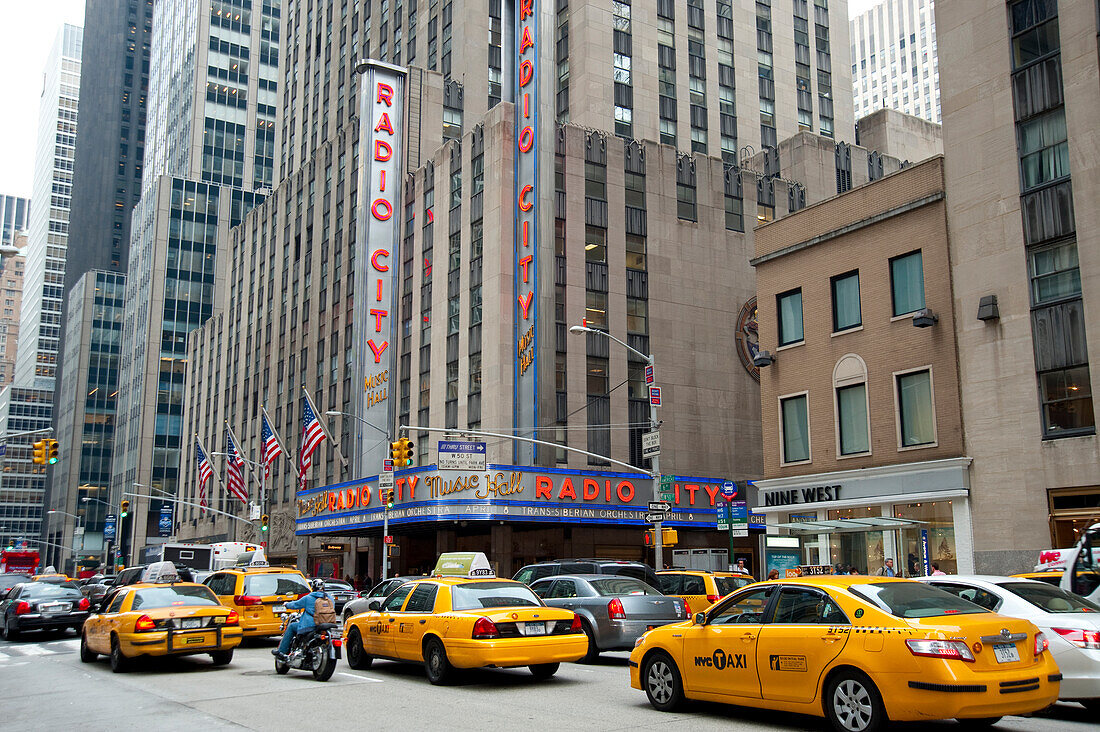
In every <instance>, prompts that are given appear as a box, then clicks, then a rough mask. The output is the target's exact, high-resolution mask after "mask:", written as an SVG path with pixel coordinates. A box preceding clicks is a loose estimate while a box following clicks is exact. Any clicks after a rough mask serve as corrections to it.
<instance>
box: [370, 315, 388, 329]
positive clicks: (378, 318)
mask: <svg viewBox="0 0 1100 732" xmlns="http://www.w3.org/2000/svg"><path fill="white" fill-rule="evenodd" d="M370 314H371V315H373V316H374V332H375V333H381V332H382V318H384V317H386V316H387V315H389V313H388V312H386V311H385V310H371V311H370Z"/></svg>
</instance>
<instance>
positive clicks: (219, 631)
mask: <svg viewBox="0 0 1100 732" xmlns="http://www.w3.org/2000/svg"><path fill="white" fill-rule="evenodd" d="M243 637H244V634H243V633H242V632H241V630H240V628H233V627H230V628H221V627H215V628H204V629H202V630H154V631H143V632H141V633H121V634H119V637H118V640H119V644H120V645H121V646H122V653H123V655H126V656H130V657H133V656H175V655H183V654H188V653H210V652H211V651H228V650H232V649H234V648H236V647H237V646H239V645H240V644H241V639H242V638H243ZM196 638H198V639H200V640H198V641H195V642H191V641H193V639H196Z"/></svg>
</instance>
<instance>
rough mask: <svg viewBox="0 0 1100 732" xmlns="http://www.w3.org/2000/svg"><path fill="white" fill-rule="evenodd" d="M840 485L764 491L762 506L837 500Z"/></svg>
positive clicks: (838, 498)
mask: <svg viewBox="0 0 1100 732" xmlns="http://www.w3.org/2000/svg"><path fill="white" fill-rule="evenodd" d="M840 489H841V486H840V485H839V484H837V485H818V486H811V487H809V488H788V489H787V490H773V491H768V492H766V493H764V506H765V507H767V506H790V505H793V504H796V503H823V502H825V501H839V500H840Z"/></svg>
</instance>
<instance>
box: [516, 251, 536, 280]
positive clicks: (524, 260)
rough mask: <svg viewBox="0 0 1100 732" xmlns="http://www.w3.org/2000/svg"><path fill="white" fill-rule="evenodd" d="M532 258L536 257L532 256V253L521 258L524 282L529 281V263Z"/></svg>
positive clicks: (520, 264)
mask: <svg viewBox="0 0 1100 732" xmlns="http://www.w3.org/2000/svg"><path fill="white" fill-rule="evenodd" d="M532 259H534V257H532V256H531V255H530V254H528V255H527V256H526V257H524V258H523V259H521V260H519V266H520V267H523V281H524V282H526V281H527V265H529V264H531V260H532Z"/></svg>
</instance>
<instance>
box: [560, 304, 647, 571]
mask: <svg viewBox="0 0 1100 732" xmlns="http://www.w3.org/2000/svg"><path fill="white" fill-rule="evenodd" d="M569 332H570V333H573V334H574V335H580V334H581V333H598V334H599V335H601V336H603V337H604V338H609V339H611V340H613V341H615V342H616V343H618V344H619V345H620V346H622V347H623V348H625V349H626V350H628V351H630V352H631V353H633V354H635V355H636V356H639V357H640V358H642V359H643V360H645V362H646V364H648V365H649V367H650V368H652V369H654V371H656V369H655V368H654V366H653V356H652V354H649V353H642V352H641V351H639V350H638V349H637V348H634V347H633V346H631V345H630V344H629V343H627V342H625V341H622V340H619V339H618V338H616V337H615V336H613V335H611V334H610V333H608V332H607V331H605V330H598V329H596V328H589V327H588V326H586V325H574V326H572V327H571V328H570V329H569ZM658 426H659V423H658V422H657V405H656V404H654V403H653V400H652V399H650V400H649V429H651V430H656V429H657V427H658ZM652 460H653V470H652V471H650V472H651V474H652V476H653V500H654V501H656V500H657V499H658V498H660V490H661V458H660V453H658V454H657V455H654V456H653V457H652ZM654 529H655V530H654V532H653V552H654V557H653V563H654V565H655V567H656V569H657V571H660V570H662V569H664V568H665V567H664V541H663V540H664V537H663V536H662V535H661V522H657V523H656V524H655V526H654Z"/></svg>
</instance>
